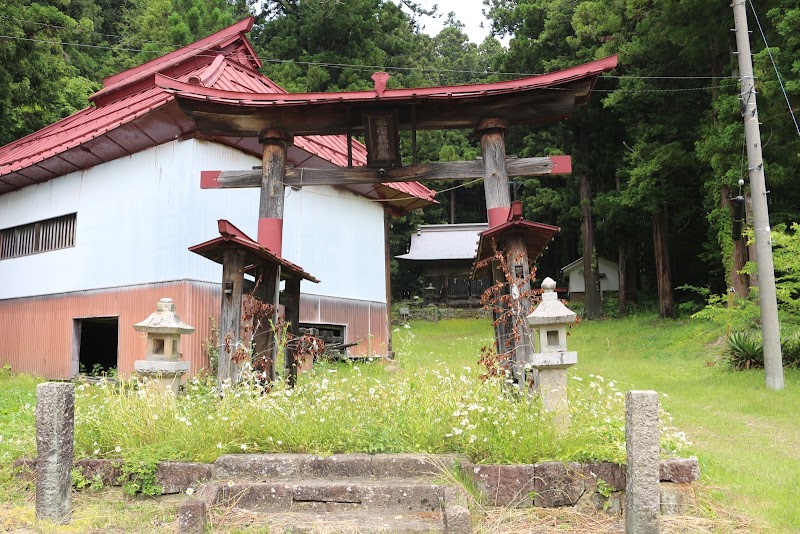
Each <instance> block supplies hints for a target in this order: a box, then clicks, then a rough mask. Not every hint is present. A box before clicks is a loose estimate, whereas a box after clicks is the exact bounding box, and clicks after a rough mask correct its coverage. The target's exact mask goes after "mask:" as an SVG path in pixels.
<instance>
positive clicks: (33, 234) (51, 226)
mask: <svg viewBox="0 0 800 534" xmlns="http://www.w3.org/2000/svg"><path fill="white" fill-rule="evenodd" d="M76 218H77V213H71V214H69V215H63V216H61V217H55V218H53V219H46V220H44V221H39V222H35V223H30V224H24V225H22V226H15V227H13V228H6V229H4V230H0V260H5V259H8V258H16V257H18V256H28V255H30V254H36V253H39V252H47V251H49V250H58V249H60V248H69V247H74V246H75V220H76Z"/></svg>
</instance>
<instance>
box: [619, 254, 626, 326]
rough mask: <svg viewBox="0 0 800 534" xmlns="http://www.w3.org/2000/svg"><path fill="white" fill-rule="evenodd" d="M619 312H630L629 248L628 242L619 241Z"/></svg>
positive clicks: (623, 313)
mask: <svg viewBox="0 0 800 534" xmlns="http://www.w3.org/2000/svg"><path fill="white" fill-rule="evenodd" d="M618 259H619V313H620V315H626V314H627V313H628V290H627V288H628V248H627V245H626V243H625V242H624V241H623V240H622V239H620V241H619V258H618Z"/></svg>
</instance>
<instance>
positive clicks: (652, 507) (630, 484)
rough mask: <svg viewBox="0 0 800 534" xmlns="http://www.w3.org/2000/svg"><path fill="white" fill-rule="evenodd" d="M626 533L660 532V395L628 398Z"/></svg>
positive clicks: (642, 393) (635, 393)
mask: <svg viewBox="0 0 800 534" xmlns="http://www.w3.org/2000/svg"><path fill="white" fill-rule="evenodd" d="M625 450H626V453H627V457H628V460H627V464H628V468H627V475H626V480H625V532H626V534H654V533H657V532H658V529H659V511H660V506H661V503H660V487H659V481H660V472H659V468H660V462H659V450H660V445H659V428H658V393H656V392H655V391H629V392H628V393H627V395H626V397H625Z"/></svg>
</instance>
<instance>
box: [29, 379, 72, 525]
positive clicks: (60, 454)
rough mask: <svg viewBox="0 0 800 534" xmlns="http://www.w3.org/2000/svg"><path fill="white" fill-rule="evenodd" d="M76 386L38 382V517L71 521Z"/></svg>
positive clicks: (60, 521)
mask: <svg viewBox="0 0 800 534" xmlns="http://www.w3.org/2000/svg"><path fill="white" fill-rule="evenodd" d="M74 423H75V386H73V385H72V384H66V383H59V382H45V383H44V384H39V385H38V386H36V454H37V459H36V518H37V519H47V520H50V521H54V522H58V523H68V522H69V516H70V512H71V510H72V502H71V492H72V456H73V446H74V443H73V433H74Z"/></svg>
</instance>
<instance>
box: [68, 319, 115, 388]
mask: <svg viewBox="0 0 800 534" xmlns="http://www.w3.org/2000/svg"><path fill="white" fill-rule="evenodd" d="M75 339H76V342H77V343H76V345H77V351H76V352H77V354H76V356H77V363H78V365H77V369H74V368H73V371H74V372H75V371H77V372H80V373H85V374H87V375H92V376H98V375H102V374H104V373H105V374H109V373H112V370H116V367H117V349H118V346H119V318H118V317H90V318H86V319H75ZM112 374H113V373H112Z"/></svg>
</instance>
